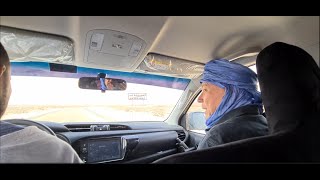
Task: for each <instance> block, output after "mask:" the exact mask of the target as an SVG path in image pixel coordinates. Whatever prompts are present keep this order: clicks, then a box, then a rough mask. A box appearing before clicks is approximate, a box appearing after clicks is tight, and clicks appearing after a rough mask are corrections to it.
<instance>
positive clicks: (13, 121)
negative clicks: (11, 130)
mask: <svg viewBox="0 0 320 180" xmlns="http://www.w3.org/2000/svg"><path fill="white" fill-rule="evenodd" d="M4 121H5V122H8V123H11V124H15V125H21V126H36V127H38V128H39V129H41V130H43V131H45V132H46V133H48V134H51V135H53V136H56V134H55V133H54V132H53V131H52V129H50V128H49V127H48V126H46V125H44V124H42V123H39V122H35V121H31V120H26V119H8V120H4Z"/></svg>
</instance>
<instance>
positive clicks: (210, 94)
mask: <svg viewBox="0 0 320 180" xmlns="http://www.w3.org/2000/svg"><path fill="white" fill-rule="evenodd" d="M201 88H202V92H201V94H200V96H199V98H198V102H199V103H202V109H205V116H206V119H208V118H209V117H210V116H211V115H212V114H213V113H214V112H215V111H216V110H217V108H218V106H219V105H220V103H221V101H222V98H223V96H224V95H225V89H223V88H220V87H218V86H216V85H213V84H210V83H202V87H201Z"/></svg>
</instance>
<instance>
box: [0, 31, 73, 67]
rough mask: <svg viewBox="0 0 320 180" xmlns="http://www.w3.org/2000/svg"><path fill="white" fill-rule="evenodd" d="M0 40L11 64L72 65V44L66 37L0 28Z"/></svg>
mask: <svg viewBox="0 0 320 180" xmlns="http://www.w3.org/2000/svg"><path fill="white" fill-rule="evenodd" d="M0 40H1V43H2V44H3V46H4V47H5V48H6V50H7V52H8V55H9V57H10V61H13V62H29V61H35V62H49V63H59V64H73V63H74V44H73V42H72V41H71V40H70V39H69V38H66V37H62V36H57V35H52V34H45V33H40V32H34V31H27V30H22V29H16V28H11V27H5V26H0Z"/></svg>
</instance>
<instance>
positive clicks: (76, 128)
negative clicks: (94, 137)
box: [65, 124, 91, 132]
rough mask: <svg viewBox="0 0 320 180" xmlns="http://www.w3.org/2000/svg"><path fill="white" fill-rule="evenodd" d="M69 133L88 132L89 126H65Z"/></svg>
mask: <svg viewBox="0 0 320 180" xmlns="http://www.w3.org/2000/svg"><path fill="white" fill-rule="evenodd" d="M65 126H66V127H67V128H68V129H69V131H71V132H88V131H90V126H91V124H67V125H65Z"/></svg>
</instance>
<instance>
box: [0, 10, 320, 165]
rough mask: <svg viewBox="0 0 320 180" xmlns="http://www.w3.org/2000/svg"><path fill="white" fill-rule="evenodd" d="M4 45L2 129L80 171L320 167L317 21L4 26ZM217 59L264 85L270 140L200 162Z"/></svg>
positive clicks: (90, 19) (30, 20) (2, 22)
mask: <svg viewBox="0 0 320 180" xmlns="http://www.w3.org/2000/svg"><path fill="white" fill-rule="evenodd" d="M0 40H1V43H2V44H3V46H4V47H5V49H6V50H7V51H8V55H9V58H10V62H11V66H12V79H11V83H12V90H13V91H12V95H11V99H10V101H9V105H8V108H7V111H6V112H5V114H4V116H3V117H2V118H1V120H2V121H7V122H10V123H13V124H17V125H21V126H37V127H38V128H40V129H41V130H44V131H46V132H47V133H49V134H51V135H53V136H56V137H57V138H60V139H61V140H63V141H65V142H67V143H68V144H70V145H71V146H72V147H73V148H74V150H75V151H76V152H77V153H78V155H79V157H80V158H81V159H82V160H83V162H84V163H87V164H97V163H100V164H101V163H103V164H150V163H153V164H174V163H177V164H180V163H181V164H182V163H221V162H228V163H230V162H320V153H319V152H320V142H319V141H318V138H319V137H320V134H319V131H318V130H317V127H318V125H319V119H320V114H319V112H320V93H319V92H320V80H319V78H320V69H319V64H320V62H319V48H320V47H319V45H320V40H319V16H37V17H35V16H0ZM287 44H289V45H291V46H288V45H287ZM214 59H226V60H229V61H232V62H236V63H240V64H242V65H245V66H247V67H249V68H250V69H252V70H254V71H255V72H256V73H257V75H258V79H259V88H260V90H261V96H262V100H263V105H264V109H265V113H264V115H265V116H266V119H267V121H268V126H269V131H270V134H269V135H267V136H262V137H255V138H249V139H244V140H239V141H235V142H231V143H227V144H223V145H219V146H216V147H212V148H208V149H203V150H196V149H197V146H198V144H199V142H200V141H201V140H202V138H203V137H204V136H205V129H206V126H205V119H204V115H203V114H204V110H203V109H202V108H201V104H199V103H198V102H197V97H198V96H199V94H200V93H201V83H200V79H201V77H202V74H203V69H204V65H205V64H206V63H207V62H209V61H210V60H214ZM26 94H27V95H26Z"/></svg>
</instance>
